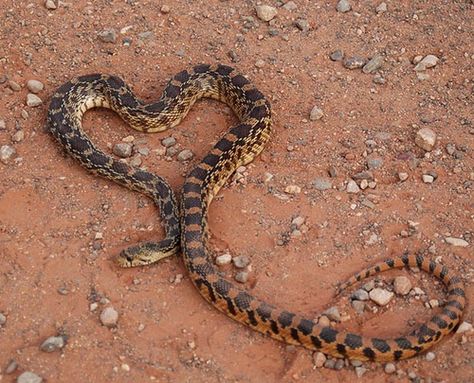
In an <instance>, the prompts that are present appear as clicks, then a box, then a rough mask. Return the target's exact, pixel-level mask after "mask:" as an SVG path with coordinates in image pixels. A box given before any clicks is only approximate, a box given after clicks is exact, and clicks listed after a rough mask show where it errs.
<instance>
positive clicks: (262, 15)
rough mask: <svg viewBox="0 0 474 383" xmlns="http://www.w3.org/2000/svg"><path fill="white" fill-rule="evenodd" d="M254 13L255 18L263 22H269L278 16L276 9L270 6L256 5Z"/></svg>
mask: <svg viewBox="0 0 474 383" xmlns="http://www.w3.org/2000/svg"><path fill="white" fill-rule="evenodd" d="M255 11H256V12H257V17H258V18H259V19H260V20H263V21H270V20H271V19H273V18H274V17H275V16H276V15H277V14H278V11H277V9H276V8H275V7H271V6H270V5H257V6H256V7H255Z"/></svg>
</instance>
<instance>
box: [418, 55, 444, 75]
mask: <svg viewBox="0 0 474 383" xmlns="http://www.w3.org/2000/svg"><path fill="white" fill-rule="evenodd" d="M438 61H439V59H438V57H436V56H435V55H428V56H425V57H424V58H423V59H422V60H421V61H420V62H419V63H418V64H416V66H415V71H417V72H422V71H424V70H426V69H429V68H433V67H435V66H436V64H438Z"/></svg>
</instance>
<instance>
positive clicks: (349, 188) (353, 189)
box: [346, 180, 360, 194]
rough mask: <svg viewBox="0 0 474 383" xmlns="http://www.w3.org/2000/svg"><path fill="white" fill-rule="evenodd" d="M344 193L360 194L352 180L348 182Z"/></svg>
mask: <svg viewBox="0 0 474 383" xmlns="http://www.w3.org/2000/svg"><path fill="white" fill-rule="evenodd" d="M346 191H347V192H348V193H353V194H356V193H359V192H360V188H359V186H358V185H357V183H356V182H355V181H354V180H349V182H347V187H346Z"/></svg>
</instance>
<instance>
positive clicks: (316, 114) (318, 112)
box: [309, 105, 324, 121]
mask: <svg viewBox="0 0 474 383" xmlns="http://www.w3.org/2000/svg"><path fill="white" fill-rule="evenodd" d="M323 115H324V112H323V110H322V109H321V108H319V107H318V106H317V105H315V106H313V109H311V112H310V114H309V119H310V120H311V121H316V120H320V119H321V118H322V117H323Z"/></svg>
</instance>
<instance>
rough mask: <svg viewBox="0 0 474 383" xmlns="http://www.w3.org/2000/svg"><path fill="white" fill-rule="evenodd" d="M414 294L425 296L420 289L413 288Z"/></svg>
mask: <svg viewBox="0 0 474 383" xmlns="http://www.w3.org/2000/svg"><path fill="white" fill-rule="evenodd" d="M413 294H415V295H420V296H421V295H425V292H424V291H423V290H422V289H420V288H419V287H413Z"/></svg>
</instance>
